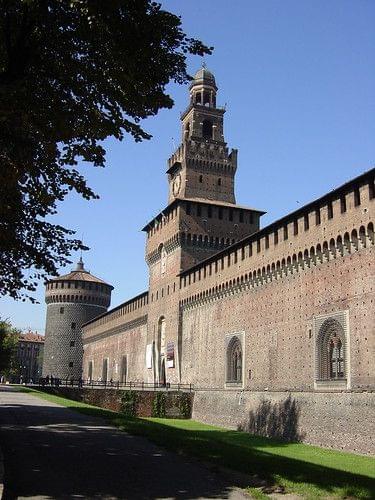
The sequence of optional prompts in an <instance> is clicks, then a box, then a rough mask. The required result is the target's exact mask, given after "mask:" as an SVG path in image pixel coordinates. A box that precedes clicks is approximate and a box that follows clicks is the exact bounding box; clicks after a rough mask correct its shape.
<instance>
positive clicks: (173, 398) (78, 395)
mask: <svg viewBox="0 0 375 500" xmlns="http://www.w3.org/2000/svg"><path fill="white" fill-rule="evenodd" d="M39 389H40V390H42V391H44V392H48V393H49V394H55V395H56V396H62V397H64V398H67V399H72V400H73V401H80V402H82V403H87V404H90V405H93V406H98V407H99V408H104V409H107V410H112V411H116V412H121V397H122V396H123V394H124V392H125V391H124V390H118V389H89V388H85V387H83V388H78V387H40V388H39ZM133 392H136V393H137V404H136V414H137V417H151V416H152V406H153V401H154V399H155V396H156V395H157V394H160V393H162V394H165V413H166V417H167V418H168V417H169V418H189V417H191V414H189V415H187V416H185V415H183V413H182V412H181V408H180V398H181V395H182V394H183V395H184V398H185V399H186V400H187V404H188V407H189V408H190V412H191V408H192V405H193V399H194V394H193V393H191V392H190V393H187V392H179V391H168V392H164V391H162V392H160V391H133ZM185 407H186V406H185Z"/></svg>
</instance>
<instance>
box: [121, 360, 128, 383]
mask: <svg viewBox="0 0 375 500" xmlns="http://www.w3.org/2000/svg"><path fill="white" fill-rule="evenodd" d="M127 372H128V360H127V357H126V356H123V357H122V359H121V379H120V380H121V383H122V384H126V379H127Z"/></svg>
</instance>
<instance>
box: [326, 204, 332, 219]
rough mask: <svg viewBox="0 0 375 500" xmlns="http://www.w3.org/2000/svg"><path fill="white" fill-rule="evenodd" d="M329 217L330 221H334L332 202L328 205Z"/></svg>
mask: <svg viewBox="0 0 375 500" xmlns="http://www.w3.org/2000/svg"><path fill="white" fill-rule="evenodd" d="M327 215H328V219H332V217H333V206H332V202H331V201H330V202H329V203H328V204H327Z"/></svg>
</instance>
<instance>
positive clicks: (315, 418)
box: [193, 390, 375, 455]
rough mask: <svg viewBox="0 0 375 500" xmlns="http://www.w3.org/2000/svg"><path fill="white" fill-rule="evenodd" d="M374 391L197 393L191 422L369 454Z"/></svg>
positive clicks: (374, 441) (374, 447) (374, 449)
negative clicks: (196, 421)
mask: <svg viewBox="0 0 375 500" xmlns="http://www.w3.org/2000/svg"><path fill="white" fill-rule="evenodd" d="M374 410H375V392H337V393H333V392H319V393H317V392H286V391H285V392H264V391H263V392H253V391H251V392H250V391H228V390H227V391H224V390H217V391H196V392H195V396H194V407H193V418H194V419H195V420H199V421H201V422H206V423H209V424H213V425H219V426H223V427H230V428H235V429H241V430H245V431H248V432H250V433H251V434H259V435H263V436H269V437H275V438H281V439H286V440H292V441H295V440H299V441H303V442H305V443H309V444H313V445H317V446H322V447H324V448H334V449H337V450H342V451H348V452H354V453H360V454H367V455H374V454H375V436H374Z"/></svg>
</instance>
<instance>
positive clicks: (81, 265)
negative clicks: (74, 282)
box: [76, 255, 85, 271]
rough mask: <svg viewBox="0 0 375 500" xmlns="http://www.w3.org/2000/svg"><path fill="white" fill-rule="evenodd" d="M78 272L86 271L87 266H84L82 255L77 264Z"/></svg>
mask: <svg viewBox="0 0 375 500" xmlns="http://www.w3.org/2000/svg"><path fill="white" fill-rule="evenodd" d="M76 271H85V265H84V263H83V260H82V255H81V257H80V258H79V261H78V262H77V267H76Z"/></svg>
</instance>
